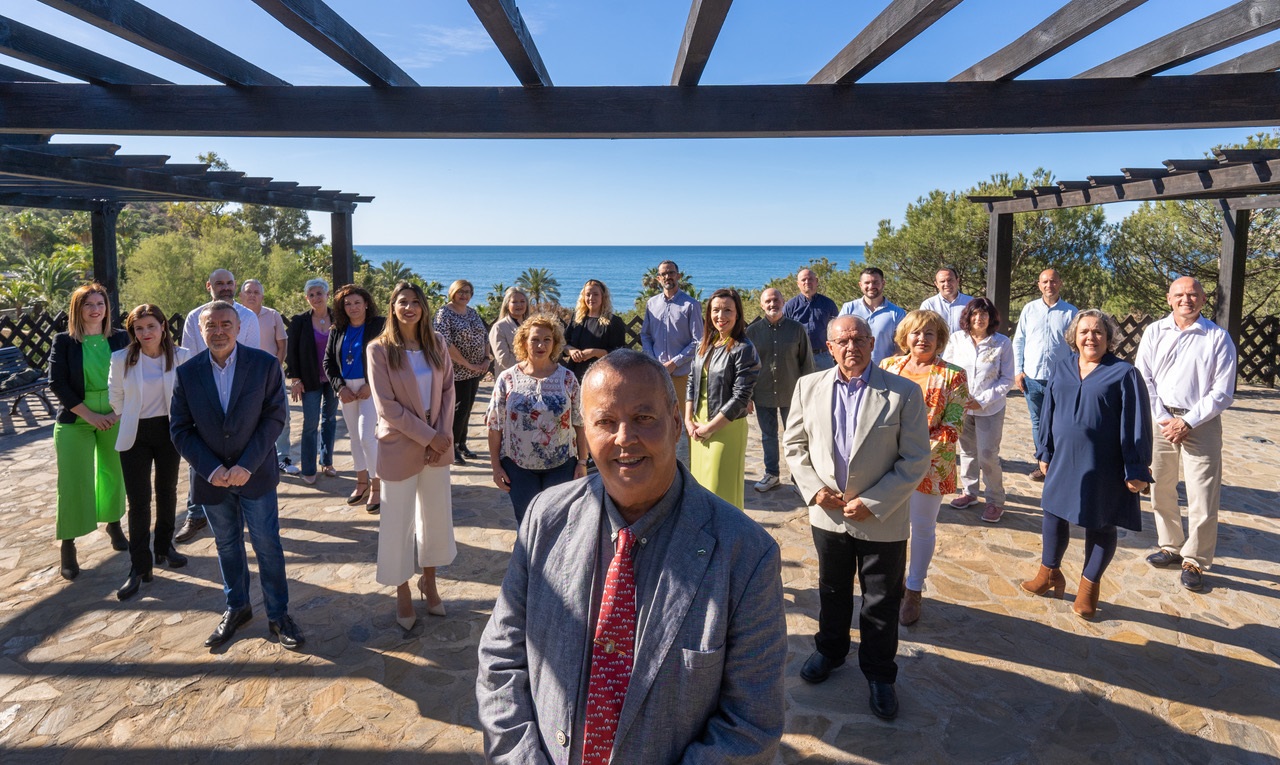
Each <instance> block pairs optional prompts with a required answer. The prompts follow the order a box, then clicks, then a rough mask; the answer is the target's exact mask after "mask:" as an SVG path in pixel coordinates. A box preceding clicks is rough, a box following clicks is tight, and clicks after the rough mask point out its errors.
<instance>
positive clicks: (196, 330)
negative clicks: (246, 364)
mask: <svg viewBox="0 0 1280 765" xmlns="http://www.w3.org/2000/svg"><path fill="white" fill-rule="evenodd" d="M212 302H213V301H212V300H210V301H209V303H212ZM209 303H205V304H204V305H202V306H200V307H199V308H195V309H192V311H191V313H189V314H187V323H186V324H184V325H183V327H182V347H183V348H186V349H187V350H189V351H191V355H192V356H194V355H196V354H197V353H199V352H200V351H204V350H208V348H209V346H207V345H205V344H204V335H201V334H200V312H201V311H203V310H204V309H205V308H207V307H208V306H209ZM232 305H234V306H235V307H236V315H238V316H239V317H240V334H239V335H237V336H236V342H238V343H240V344H241V345H247V346H249V347H250V348H258V347H259V346H260V344H261V343H262V337H261V334H260V333H259V331H258V317H257V315H256V314H254V312H253V311H250V310H249V309H248V308H245V307H244V306H242V305H240V304H239V303H232ZM266 350H267V353H270V354H271V355H272V356H274V355H276V349H275V348H274V347H271V348H267V349H266Z"/></svg>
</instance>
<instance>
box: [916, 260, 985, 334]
mask: <svg viewBox="0 0 1280 765" xmlns="http://www.w3.org/2000/svg"><path fill="white" fill-rule="evenodd" d="M933 286H935V287H937V288H938V294H936V295H934V296H933V297H931V298H926V299H925V301H924V302H923V303H921V304H920V310H922V311H933V312H934V313H936V314H938V315H939V316H941V317H942V318H943V320H944V321H946V322H947V326H948V327H950V328H951V333H952V334H955V333H956V332H959V331H960V312H961V311H963V310H964V307H965V306H966V305H968V304H969V301H970V300H973V296H972V295H966V294H964V293H963V292H961V291H960V271H959V270H957V269H956V267H955V266H943V267H942V268H939V269H938V273H936V274H934V275H933Z"/></svg>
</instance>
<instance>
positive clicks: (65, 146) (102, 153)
mask: <svg viewBox="0 0 1280 765" xmlns="http://www.w3.org/2000/svg"><path fill="white" fill-rule="evenodd" d="M8 143H9V141H8V140H6V139H4V138H3V137H0V144H8ZM22 148H23V149H26V150H27V151H38V152H40V153H41V154H52V155H54V156H58V157H92V158H94V159H101V158H103V157H112V156H115V153H116V152H117V151H120V145H119V144H114V143H37V144H32V145H25V144H24V145H22Z"/></svg>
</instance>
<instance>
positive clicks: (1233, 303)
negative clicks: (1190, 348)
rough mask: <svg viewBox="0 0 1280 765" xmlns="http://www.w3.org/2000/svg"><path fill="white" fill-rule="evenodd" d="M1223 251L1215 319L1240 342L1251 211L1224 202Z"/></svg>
mask: <svg viewBox="0 0 1280 765" xmlns="http://www.w3.org/2000/svg"><path fill="white" fill-rule="evenodd" d="M1222 213H1223V219H1222V254H1221V257H1220V258H1219V260H1218V288H1217V296H1216V297H1217V299H1216V300H1215V301H1214V303H1215V304H1216V305H1215V306H1214V311H1213V321H1214V323H1215V324H1217V325H1218V326H1219V327H1222V328H1223V329H1225V330H1226V331H1227V334H1229V335H1231V340H1232V342H1234V343H1235V344H1236V347H1239V345H1240V325H1241V322H1242V321H1243V319H1244V280H1245V260H1246V258H1247V256H1248V254H1249V218H1250V215H1251V214H1252V213H1251V211H1249V210H1233V209H1231V208H1230V206H1229V205H1228V203H1227V202H1225V201H1224V202H1223V203H1222Z"/></svg>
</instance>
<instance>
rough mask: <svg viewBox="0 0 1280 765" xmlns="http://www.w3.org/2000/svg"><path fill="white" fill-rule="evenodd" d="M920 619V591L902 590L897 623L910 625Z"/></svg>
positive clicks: (905, 625)
mask: <svg viewBox="0 0 1280 765" xmlns="http://www.w3.org/2000/svg"><path fill="white" fill-rule="evenodd" d="M918 621H920V593H919V591H917V590H903V591H902V607H901V608H899V609H898V624H901V625H902V626H903V627H910V626H911V625H913V624H915V623H916V622H918Z"/></svg>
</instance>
